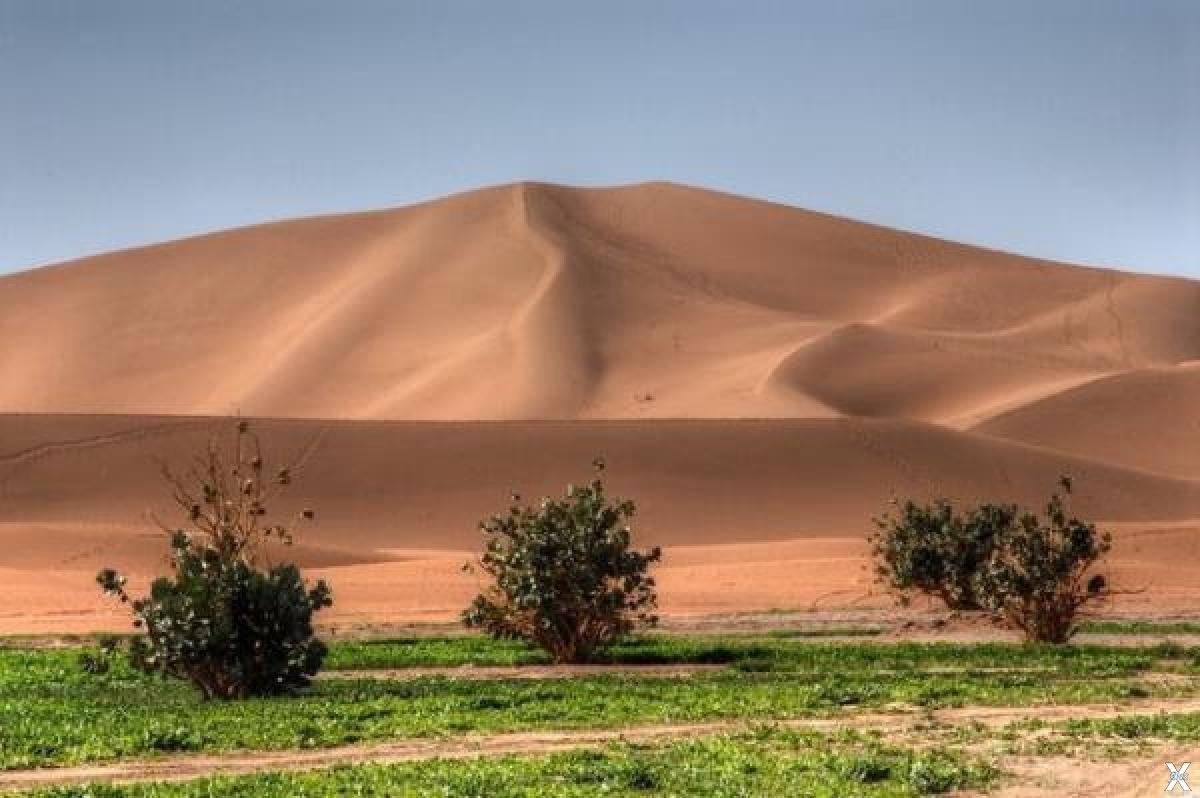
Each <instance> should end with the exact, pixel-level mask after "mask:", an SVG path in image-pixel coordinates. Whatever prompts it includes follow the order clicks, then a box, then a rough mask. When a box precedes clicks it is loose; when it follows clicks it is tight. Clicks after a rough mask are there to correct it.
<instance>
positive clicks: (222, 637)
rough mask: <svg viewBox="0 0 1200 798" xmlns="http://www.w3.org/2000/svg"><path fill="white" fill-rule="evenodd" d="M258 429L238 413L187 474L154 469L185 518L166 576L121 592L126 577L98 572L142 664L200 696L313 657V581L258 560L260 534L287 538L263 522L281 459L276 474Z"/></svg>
mask: <svg viewBox="0 0 1200 798" xmlns="http://www.w3.org/2000/svg"><path fill="white" fill-rule="evenodd" d="M264 473H266V467H265V465H264V463H263V458H262V450H261V446H260V444H259V440H258V437H257V436H256V435H254V434H253V433H252V432H250V431H249V427H248V425H247V424H246V422H244V421H243V422H239V423H238V425H237V427H236V432H235V438H234V445H233V447H232V450H231V454H229V455H226V454H225V453H224V452H222V451H221V449H220V447H219V446H218V445H217V443H216V441H210V442H209V446H208V448H207V450H206V452H205V454H204V455H203V456H201V457H199V458H197V460H196V462H195V464H194V466H193V468H192V469H191V471H190V472H189V473H188V474H187V475H186V476H180V475H176V474H175V473H173V472H171V471H170V470H169V469H168V468H167V467H166V466H164V467H163V474H164V476H165V478H166V479H167V481H168V482H169V483H170V484H171V486H172V487H173V489H174V499H175V502H176V503H177V504H178V505H179V506H180V508H181V509H182V510H183V512H184V514H185V516H186V518H187V519H188V523H189V524H190V525H191V527H192V532H191V533H190V534H189V533H188V532H185V531H184V530H182V529H174V530H173V529H170V528H169V527H167V526H166V525H162V526H163V528H164V530H166V531H168V532H169V533H170V545H171V553H172V559H171V568H172V574H171V575H170V576H167V577H162V578H159V579H157V580H155V581H154V583H153V584H152V585H151V587H150V594H149V595H148V596H146V597H144V598H139V599H131V597H130V596H129V594H128V593H127V591H126V580H125V577H123V576H121V575H120V574H119V573H117V572H116V571H114V570H112V569H105V570H103V571H101V572H100V573H99V574H98V575H97V577H96V580H97V582H99V583H100V585H101V587H102V588H103V589H104V591H105V592H106V593H109V594H111V595H115V596H117V597H118V598H120V599H121V601H123V602H127V603H130V604H131V606H132V608H133V614H134V626H135V627H137V628H142V629H144V631H145V636H144V637H139V638H135V639H134V640H133V641H132V643H131V645H130V660H131V662H132V663H133V665H134V666H135V667H138V668H141V669H142V670H146V671H152V672H159V673H163V674H166V675H169V676H175V677H178V678H181V679H186V680H188V681H190V682H192V684H194V685H195V686H196V687H197V688H198V689H199V690H200V691H201V692H202V693H203V694H204V695H205V697H207V698H245V697H248V696H254V695H269V694H274V693H281V692H285V691H288V690H292V689H295V688H298V687H302V686H304V685H306V684H308V682H309V679H310V677H312V676H313V675H314V674H315V673H316V672H317V670H318V669H319V668H320V666H321V662H322V660H323V658H324V656H325V651H326V649H325V645H324V644H323V643H322V642H321V641H320V640H318V639H316V637H315V635H314V632H313V627H312V616H313V613H315V612H317V611H318V610H320V609H322V608H324V607H328V606H330V605H331V604H332V601H331V598H330V591H329V587H328V585H326V584H325V583H324V582H323V581H319V582H317V584H316V585H315V586H314V587H312V588H311V589H310V588H308V587H307V586H306V585H305V583H304V580H303V578H302V577H301V575H300V571H299V570H298V569H297V568H296V566H294V565H291V564H282V565H272V566H267V565H262V564H260V558H261V555H262V554H263V546H264V544H266V543H267V542H268V541H270V540H277V541H279V542H282V543H283V544H290V543H291V542H292V527H293V526H294V524H295V523H297V522H299V521H300V520H303V519H311V518H312V512H311V511H309V510H304V511H302V512H301V513H300V514H299V515H298V517H297V518H296V519H295V520H294V521H293V522H292V523H291V524H278V523H275V524H269V523H266V521H265V518H266V516H267V508H266V504H267V502H268V501H269V500H270V499H271V498H272V497H274V496H275V495H276V492H277V490H278V489H280V488H282V487H283V486H286V485H288V484H290V482H291V471H290V469H287V468H284V469H282V470H280V471H279V472H277V474H276V475H275V477H274V479H273V480H271V479H267V478H265V477H264Z"/></svg>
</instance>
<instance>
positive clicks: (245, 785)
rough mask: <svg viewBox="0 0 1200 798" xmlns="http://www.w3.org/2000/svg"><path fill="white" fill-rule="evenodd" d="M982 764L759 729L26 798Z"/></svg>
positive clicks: (592, 786) (478, 788) (880, 776)
mask: <svg viewBox="0 0 1200 798" xmlns="http://www.w3.org/2000/svg"><path fill="white" fill-rule="evenodd" d="M995 777H996V774H995V772H994V771H992V770H991V769H990V768H988V767H987V766H983V765H977V764H974V763H971V762H968V761H966V760H965V759H964V758H963V757H962V756H961V755H960V754H958V753H956V752H953V751H941V750H934V751H921V752H916V751H912V750H908V749H903V748H897V747H893V746H887V745H883V744H881V743H879V742H878V741H876V740H872V739H869V738H865V737H862V736H860V735H839V736H837V737H829V736H822V735H816V734H798V733H794V732H787V731H777V730H762V731H758V732H754V733H750V734H741V735H730V736H714V737H711V738H704V739H700V740H688V741H680V742H674V743H656V744H654V745H639V746H634V745H626V744H618V745H612V746H609V747H606V748H603V749H593V750H580V751H570V752H565V753H557V754H551V755H546V756H532V757H531V756H523V757H503V758H495V759H478V760H458V761H451V760H433V761H427V762H418V763H406V764H399V765H383V766H380V765H359V766H353V767H341V768H335V769H331V770H323V771H315V772H308V773H270V774H262V775H256V776H243V777H225V778H211V779H205V780H202V781H197V782H189V783H184V784H175V785H138V786H127V787H102V786H93V787H82V788H80V787H74V788H62V789H55V790H44V791H40V792H37V793H28V794H26V795H27V796H29V798H33V796H37V798H84V797H85V796H86V797H87V798H201V797H202V796H203V797H205V798H207V797H208V796H213V795H220V796H228V797H229V798H251V796H253V797H254V798H293V796H306V797H307V798H323V797H324V796H347V795H355V796H381V797H382V796H398V797H399V796H430V795H447V796H449V795H453V796H479V797H480V798H483V797H484V796H486V797H487V798H510V797H511V798H518V797H520V798H528V797H529V796H548V797H550V798H579V797H581V796H596V795H606V796H620V797H623V798H633V797H634V796H654V795H658V796H667V795H669V796H679V797H680V798H683V797H684V796H696V798H709V797H710V796H718V797H720V796H729V797H730V798H732V797H733V796H738V797H739V798H741V797H744V798H752V797H753V796H762V798H776V796H783V795H806V796H830V797H832V796H851V795H853V796H872V797H873V798H902V797H903V798H908V797H910V796H921V795H932V794H938V793H944V792H947V791H949V790H952V789H963V788H977V789H978V788H985V787H987V786H988V785H989V784H991V783H992V782H993V781H994V779H995Z"/></svg>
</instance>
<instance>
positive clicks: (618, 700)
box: [0, 638, 1197, 768]
mask: <svg viewBox="0 0 1200 798" xmlns="http://www.w3.org/2000/svg"><path fill="white" fill-rule="evenodd" d="M389 645H391V646H395V648H389ZM420 645H421V646H435V647H434V648H419V647H413V646H412V645H409V644H407V643H396V642H394V643H392V644H384V645H381V646H380V647H379V648H378V649H376V650H374V651H373V652H372V654H371V656H372V657H375V658H376V659H375V660H373V661H375V662H379V663H380V664H386V665H387V666H388V667H391V666H393V665H394V664H395V663H396V662H397V661H398V660H397V657H400V656H403V657H406V658H407V659H405V660H403V661H405V662H409V663H411V664H428V663H429V661H430V659H432V658H433V657H434V656H436V657H439V658H440V661H441V662H443V663H450V662H458V661H459V659H461V657H459V656H458V655H461V654H463V653H464V652H466V651H470V652H473V653H472V655H473V656H481V657H484V656H485V655H486V657H498V656H505V657H510V658H512V657H514V656H524V654H522V653H521V652H520V651H519V650H518V649H514V648H512V647H511V646H509V645H508V644H496V643H491V642H488V641H485V640H483V639H482V638H474V639H463V640H462V641H459V640H455V641H453V642H450V641H442V642H440V643H437V642H434V643H429V642H422V643H421V644H420ZM436 646H441V647H440V648H437V647H436ZM454 646H470V647H474V648H469V649H456V648H454ZM664 647H666V648H664ZM619 650H621V651H626V652H628V656H629V657H631V658H638V659H639V660H641V659H644V658H650V659H654V658H655V657H667V655H668V654H670V656H671V657H675V656H680V657H683V656H687V657H694V658H698V659H700V660H701V661H707V660H708V659H711V658H714V657H724V658H728V660H729V661H731V662H733V663H734V664H735V665H736V667H734V668H731V669H729V670H723V671H717V672H705V673H700V674H695V675H693V676H690V677H687V678H646V677H636V676H620V675H616V674H612V675H603V676H594V677H587V678H575V679H568V680H498V681H468V680H458V679H452V678H441V677H424V678H416V679H403V680H374V679H353V678H347V679H329V680H323V681H319V682H317V683H316V684H314V685H313V687H311V688H310V689H308V690H305V691H303V692H301V693H300V694H298V695H295V696H290V697H282V698H270V699H256V700H250V701H242V702H231V703H226V702H205V701H203V700H201V699H200V698H199V696H198V695H197V693H196V692H194V691H193V690H192V689H191V688H190V687H189V686H188V685H186V684H184V683H181V682H178V681H163V680H160V679H158V678H154V677H150V676H146V675H144V674H140V673H137V672H135V671H133V670H132V669H131V668H130V667H129V666H128V665H127V664H126V663H125V662H124V661H123V660H118V661H116V662H114V663H113V665H112V667H111V668H110V669H109V670H108V671H107V672H106V673H103V674H96V675H89V674H85V673H83V672H82V670H81V669H80V667H79V662H78V660H79V657H80V652H78V651H61V650H60V651H0V767H3V768H17V767H29V766H34V765H50V764H65V763H78V762H94V761H104V760H113V759H119V758H123V757H131V756H143V755H148V754H153V753H155V752H160V751H192V750H195V751H199V750H204V751H228V750H235V749H259V750H269V749H287V748H296V747H325V746H333V745H340V744H347V743H354V742H360V741H370V740H383V739H389V738H395V737H415V736H436V735H453V734H458V733H462V732H467V731H474V732H505V731H517V730H529V729H551V728H560V729H567V728H585V727H592V728H601V727H618V726H629V725H640V724H661V723H678V722H694V721H705V720H720V719H729V720H735V719H736V720H749V721H763V722H768V721H771V720H774V719H783V718H794V717H802V716H808V715H816V714H821V713H828V712H832V711H836V710H837V709H838V708H840V707H845V706H861V707H864V708H880V707H884V706H886V705H888V704H893V703H902V704H908V705H920V706H925V707H940V706H963V705H971V704H986V705H1027V704H1039V703H1059V704H1062V703H1091V702H1101V701H1115V700H1122V699H1128V698H1136V697H1143V696H1149V695H1156V696H1170V695H1188V694H1194V693H1195V692H1197V689H1196V687H1194V686H1193V685H1192V684H1191V683H1190V682H1187V681H1184V682H1174V681H1172V682H1165V683H1161V684H1147V683H1145V682H1143V681H1141V680H1140V679H1139V674H1140V673H1141V672H1143V671H1147V670H1153V669H1155V668H1157V667H1161V666H1162V662H1161V657H1160V654H1159V652H1158V651H1157V649H1155V648H1149V649H1127V648H1099V647H1083V646H1081V647H1064V646H1058V647H1054V646H1024V645H1012V644H987V645H974V646H972V645H949V644H900V645H876V644H870V643H840V644H833V643H823V644H808V643H793V642H788V641H769V642H758V643H752V642H749V641H743V642H742V643H736V642H731V641H724V642H721V643H714V642H713V641H708V640H703V639H692V640H688V639H675V638H671V639H660V638H647V639H642V640H637V641H633V642H631V643H630V644H628V647H627V648H625V649H619ZM358 651H361V649H343V650H342V651H341V652H340V656H342V658H343V662H351V663H361V660H358V659H355V658H354V657H356V656H358V654H357V653H356V652H358ZM453 652H458V654H455V655H453V656H452V654H453ZM335 653H337V649H336V648H335ZM456 657H457V658H456ZM486 657H485V658H486ZM492 661H494V659H493V660H492ZM654 661H662V660H654ZM668 661H670V660H668ZM1031 665H1032V666H1036V669H1035V670H1028V668H1029V667H1030V666H1031ZM1009 666H1011V667H1014V668H1018V670H1013V671H1005V670H993V669H996V668H1001V669H1002V668H1005V667H1009ZM940 669H946V670H940Z"/></svg>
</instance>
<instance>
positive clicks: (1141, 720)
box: [1062, 712, 1200, 743]
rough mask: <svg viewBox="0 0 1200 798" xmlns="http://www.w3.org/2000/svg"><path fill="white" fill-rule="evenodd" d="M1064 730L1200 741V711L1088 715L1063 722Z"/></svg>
mask: <svg viewBox="0 0 1200 798" xmlns="http://www.w3.org/2000/svg"><path fill="white" fill-rule="evenodd" d="M1062 729H1063V732H1064V733H1065V734H1067V735H1069V736H1071V737H1076V738H1089V739H1092V738H1098V737H1112V738H1120V739H1124V740H1139V739H1145V738H1154V739H1159V740H1172V741H1174V742H1188V743H1194V742H1200V713H1196V712H1182V713H1170V714H1168V713H1160V714H1156V715H1120V716H1118V717H1115V718H1089V719H1087V720H1073V721H1069V722H1067V723H1065V724H1063V727H1062Z"/></svg>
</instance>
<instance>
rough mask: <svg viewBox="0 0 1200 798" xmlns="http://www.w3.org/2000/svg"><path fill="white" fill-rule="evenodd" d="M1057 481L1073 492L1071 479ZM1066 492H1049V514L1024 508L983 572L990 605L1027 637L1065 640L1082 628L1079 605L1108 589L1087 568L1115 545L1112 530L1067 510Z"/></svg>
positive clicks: (1097, 575)
mask: <svg viewBox="0 0 1200 798" xmlns="http://www.w3.org/2000/svg"><path fill="white" fill-rule="evenodd" d="M1059 484H1060V485H1061V487H1062V490H1063V494H1066V495H1068V496H1069V495H1070V493H1071V480H1070V479H1069V478H1068V477H1062V478H1061V479H1060V481H1059ZM1063 494H1060V493H1054V494H1052V495H1051V497H1050V501H1049V502H1047V504H1046V518H1045V520H1042V519H1041V518H1039V517H1038V516H1037V515H1035V514H1033V513H1023V514H1022V515H1021V517H1020V518H1019V519H1018V520H1017V523H1016V524H1014V525H1013V526H1012V527H1011V528H1010V529H1009V530H1008V532H1007V533H1006V535H1005V538H1004V545H1003V546H1002V547H1001V548H1000V549H999V550H998V551H997V552H996V554H995V555H994V556H993V557H992V558H991V559H990V560H989V561H988V563H987V566H986V567H985V568H984V570H983V572H982V573H981V574H980V580H979V581H980V585H981V589H982V592H983V593H984V595H985V596H986V597H987V600H988V604H989V606H990V608H991V609H992V610H993V611H995V612H997V613H999V614H1000V615H1002V616H1003V617H1004V618H1005V619H1006V620H1007V621H1008V622H1009V624H1011V625H1012V626H1015V627H1016V628H1018V629H1020V630H1021V631H1022V632H1023V633H1024V634H1025V637H1026V639H1028V640H1040V641H1043V642H1047V643H1065V642H1066V641H1067V640H1069V639H1071V637H1072V636H1073V635H1074V634H1075V632H1076V631H1078V623H1077V619H1078V616H1079V612H1080V610H1081V609H1082V608H1083V607H1084V606H1085V605H1086V604H1087V603H1088V602H1090V601H1093V600H1095V599H1098V598H1100V597H1102V596H1103V595H1104V594H1105V592H1106V590H1107V581H1106V580H1105V578H1104V576H1102V575H1100V574H1093V575H1092V576H1091V577H1090V578H1089V577H1088V574H1089V572H1090V571H1091V570H1092V568H1093V566H1095V564H1096V563H1097V562H1099V560H1100V558H1102V557H1103V556H1104V555H1105V554H1107V553H1108V552H1109V550H1110V549H1111V548H1112V535H1110V534H1108V533H1107V532H1105V533H1103V534H1100V533H1097V531H1096V525H1095V524H1091V523H1088V522H1085V521H1081V520H1079V519H1078V518H1075V517H1074V516H1068V515H1067V509H1066V505H1065V502H1064V500H1063Z"/></svg>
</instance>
